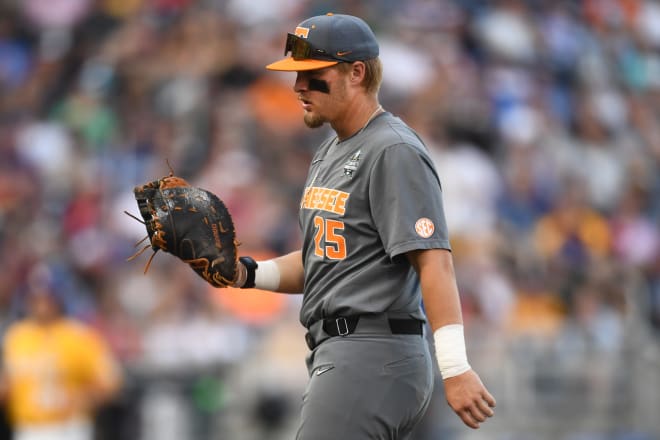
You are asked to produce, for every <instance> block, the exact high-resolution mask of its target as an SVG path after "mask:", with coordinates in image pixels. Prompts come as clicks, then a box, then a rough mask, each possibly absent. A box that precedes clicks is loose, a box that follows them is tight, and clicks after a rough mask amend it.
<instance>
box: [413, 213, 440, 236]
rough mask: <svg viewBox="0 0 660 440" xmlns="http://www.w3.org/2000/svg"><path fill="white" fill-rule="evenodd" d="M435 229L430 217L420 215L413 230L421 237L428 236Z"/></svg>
mask: <svg viewBox="0 0 660 440" xmlns="http://www.w3.org/2000/svg"><path fill="white" fill-rule="evenodd" d="M433 231H435V225H434V224H433V222H432V221H431V219H429V218H426V217H422V218H420V219H419V220H417V221H416V222H415V232H417V235H419V236H420V237H422V238H429V237H430V236H431V235H433Z"/></svg>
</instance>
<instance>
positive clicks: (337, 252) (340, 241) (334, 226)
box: [314, 215, 346, 260]
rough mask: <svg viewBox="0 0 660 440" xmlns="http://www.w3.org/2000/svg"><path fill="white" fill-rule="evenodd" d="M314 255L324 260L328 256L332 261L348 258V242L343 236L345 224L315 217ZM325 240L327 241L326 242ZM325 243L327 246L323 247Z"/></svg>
mask: <svg viewBox="0 0 660 440" xmlns="http://www.w3.org/2000/svg"><path fill="white" fill-rule="evenodd" d="M314 226H315V227H316V234H314V245H315V246H314V255H316V256H317V257H321V258H323V257H324V256H327V257H328V258H329V259H331V260H343V259H344V258H346V240H345V239H344V237H343V236H342V235H341V231H343V230H344V222H342V221H339V220H331V219H327V220H326V219H324V218H323V217H321V216H318V215H317V216H316V217H314ZM324 238H325V240H324ZM323 243H325V244H326V245H325V246H323Z"/></svg>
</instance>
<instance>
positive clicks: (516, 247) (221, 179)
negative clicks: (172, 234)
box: [0, 0, 660, 440]
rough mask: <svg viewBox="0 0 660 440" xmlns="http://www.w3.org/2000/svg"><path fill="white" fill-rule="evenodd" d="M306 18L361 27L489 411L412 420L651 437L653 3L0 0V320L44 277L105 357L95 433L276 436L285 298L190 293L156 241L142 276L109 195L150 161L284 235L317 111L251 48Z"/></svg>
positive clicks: (264, 49)
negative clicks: (431, 175) (406, 134)
mask: <svg viewBox="0 0 660 440" xmlns="http://www.w3.org/2000/svg"><path fill="white" fill-rule="evenodd" d="M328 11H333V12H337V13H340V12H341V13H349V14H353V15H358V16H360V17H362V18H364V19H365V20H366V21H367V22H368V23H369V24H370V25H371V26H372V28H373V29H374V32H375V33H376V35H377V37H378V39H379V41H380V44H381V58H382V60H383V63H384V69H385V70H384V83H383V86H382V88H381V94H380V98H381V102H382V104H383V106H384V107H385V108H386V109H387V110H388V111H391V112H392V113H394V114H397V115H399V116H401V117H402V118H403V119H404V120H406V121H407V122H408V123H409V125H411V126H412V127H413V128H414V129H415V130H416V131H418V133H419V134H420V135H421V136H422V138H423V139H424V140H425V142H426V143H427V146H428V147H429V149H430V150H431V152H432V155H433V157H434V160H435V161H436V165H437V167H438V171H439V174H440V178H441V181H442V185H443V197H444V201H445V210H446V212H447V216H448V218H447V220H448V225H449V230H450V235H451V239H452V246H453V252H454V259H455V265H456V270H457V276H458V281H459V287H460V290H461V295H462V303H463V307H464V317H465V321H466V328H467V340H468V343H467V345H468V350H469V352H471V353H470V356H471V359H472V363H473V364H474V365H475V366H478V369H479V371H480V373H481V372H482V371H483V378H484V381H486V382H488V386H489V388H492V389H491V391H493V394H495V396H496V397H497V399H498V403H499V405H498V406H499V407H500V408H501V409H500V408H498V410H499V411H500V417H499V420H495V419H497V417H496V418H495V419H493V423H492V424H490V425H488V426H490V428H489V427H488V426H485V427H484V428H482V430H488V429H491V431H490V432H489V433H484V434H483V435H484V437H478V436H477V434H473V433H466V432H465V431H463V430H461V429H460V428H459V427H458V425H456V424H454V421H453V420H452V416H451V414H449V411H448V410H447V409H446V408H445V407H443V402H442V397H441V394H442V386H441V383H438V386H437V391H438V395H439V397H438V399H437V403H436V404H434V405H433V406H432V408H431V410H430V411H429V415H428V416H427V419H428V420H427V421H425V423H424V425H423V426H422V427H421V428H420V433H419V435H418V440H422V439H424V440H425V439H434V438H438V436H439V435H440V434H442V435H445V436H447V437H446V438H461V439H462V438H466V439H467V438H507V439H518V438H520V439H535V438H539V439H545V438H548V439H550V438H551V439H594V440H595V439H601V438H602V439H607V440H610V439H612V440H624V439H625V440H629V439H639V440H652V439H657V438H660V427H659V425H658V420H657V408H658V407H659V405H660V397H658V396H657V392H658V390H659V389H660V355H659V354H658V351H659V347H660V345H659V343H658V341H659V336H660V25H658V23H660V2H659V1H656V0H583V1H578V0H574V1H568V0H566V1H561V0H560V1H550V0H496V1H484V0H461V1H459V0H407V1H397V0H381V1H375V0H374V1H366V0H365V1H348V0H318V1H312V0H252V1H249V2H244V1H241V0H48V1H44V0H3V1H2V2H0V263H1V265H2V270H0V332H2V331H4V330H6V328H7V327H8V326H9V325H11V323H12V322H13V321H14V320H16V319H17V318H19V317H20V316H21V315H22V313H23V312H24V306H25V295H26V293H25V292H26V289H27V285H28V281H29V279H30V277H31V274H33V273H34V271H41V272H43V271H44V270H46V271H48V272H49V273H50V274H51V276H52V277H53V279H54V280H56V286H57V289H58V292H59V295H60V296H61V297H62V298H64V304H65V307H66V311H67V313H68V314H69V315H70V316H74V317H76V318H78V319H80V320H82V321H84V322H86V323H88V324H89V325H91V326H93V327H94V328H96V329H97V330H98V331H99V332H100V333H101V334H102V335H103V337H104V338H105V340H106V341H107V342H108V344H109V345H110V347H111V349H112V351H113V353H114V355H115V356H116V357H117V359H118V360H119V362H120V363H121V365H122V366H123V369H124V372H125V375H126V380H125V389H124V391H123V393H122V395H121V397H120V398H118V399H117V401H116V402H115V403H114V404H113V405H109V406H108V408H106V409H105V411H104V412H103V413H102V414H100V416H99V427H100V428H99V432H98V436H99V438H122V439H133V438H135V439H138V438H139V439H144V440H146V439H152V438H153V439H165V440H167V439H170V438H171V439H180V438H190V439H207V438H230V439H241V440H243V439H245V440H249V439H252V438H255V439H256V438H273V439H275V438H280V437H277V435H281V438H291V429H292V427H295V422H296V420H297V408H298V402H299V398H300V396H299V394H300V393H301V392H302V390H303V389H304V384H305V381H306V377H305V375H306V372H305V369H304V362H303V359H304V356H305V353H306V347H305V346H304V341H303V334H304V333H303V329H302V328H301V327H300V325H299V324H298V323H297V311H298V308H299V303H300V298H299V297H296V296H291V297H290V296H286V297H282V296H277V295H274V294H267V293H264V292H249V293H248V292H236V291H233V290H231V289H227V290H226V291H225V290H222V291H221V290H213V289H211V288H209V287H207V286H206V285H205V284H204V282H203V280H201V279H200V278H199V277H197V275H195V274H194V273H193V272H192V271H191V270H190V269H189V268H188V267H186V266H185V265H182V264H177V262H176V261H175V260H174V259H173V258H172V257H171V256H169V255H166V254H163V253H158V254H157V255H156V256H155V257H154V260H153V263H152V264H151V266H150V268H149V270H148V272H147V274H146V275H145V274H143V268H144V264H145V263H146V260H147V259H148V254H149V253H150V252H151V251H147V252H145V253H144V254H143V255H141V256H140V257H138V258H136V259H134V260H132V261H131V262H127V261H126V259H127V258H128V257H130V256H131V255H132V254H133V253H134V252H135V251H136V250H138V249H139V247H138V248H136V247H134V244H135V243H136V242H138V241H139V240H140V239H141V238H142V237H143V236H144V235H145V232H144V227H143V225H141V224H140V223H138V222H137V221H135V220H134V219H132V218H131V217H129V216H127V215H125V214H124V212H123V211H124V210H127V211H129V212H132V213H134V214H136V213H137V205H136V204H135V202H134V200H133V193H132V189H133V187H134V186H135V185H137V184H142V183H144V182H146V181H148V180H153V179H155V178H158V177H161V176H164V175H166V174H168V173H169V172H170V171H171V170H172V171H173V172H174V173H175V174H177V175H180V176H182V177H184V178H186V179H188V180H189V181H190V182H191V183H192V184H194V185H197V186H201V187H203V188H206V189H208V190H210V191H212V192H214V193H216V194H217V195H218V196H219V197H220V198H221V199H223V200H224V201H225V202H226V203H227V205H228V207H229V209H230V211H231V212H232V214H233V216H234V222H235V225H236V229H237V234H238V238H239V240H240V241H241V247H240V252H241V253H242V254H249V255H255V256H260V257H264V258H265V257H268V256H271V255H276V254H280V253H283V252H288V251H291V250H294V249H296V248H298V247H299V246H300V232H299V229H298V219H297V207H298V203H299V198H300V195H301V189H302V185H303V183H304V178H305V175H306V171H307V164H308V161H309V160H310V158H311V155H312V154H313V152H314V150H315V147H316V146H317V145H318V143H319V142H320V141H322V140H323V139H324V138H325V137H326V136H328V135H330V132H329V131H328V128H322V129H318V130H309V129H308V128H306V127H305V126H304V124H303V123H302V110H301V107H300V105H299V103H298V102H297V99H296V96H295V94H294V93H293V91H292V85H293V80H294V77H293V75H292V74H286V73H273V72H267V71H265V69H264V66H265V64H267V63H268V62H270V61H272V60H275V59H276V58H278V57H280V56H281V55H282V52H283V45H284V37H285V34H286V32H290V31H291V30H292V29H293V28H294V27H295V25H296V24H297V23H298V22H300V21H301V20H302V19H304V18H306V17H308V16H311V15H316V14H322V13H325V12H328ZM491 384H492V385H491ZM548 411H550V412H552V414H555V415H554V416H550V415H548V414H550V412H548ZM489 423H490V422H489ZM264 433H268V434H264ZM471 436H476V437H471ZM443 438H444V437H443Z"/></svg>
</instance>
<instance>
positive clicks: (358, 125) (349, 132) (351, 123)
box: [331, 98, 384, 142]
mask: <svg viewBox="0 0 660 440" xmlns="http://www.w3.org/2000/svg"><path fill="white" fill-rule="evenodd" d="M383 111H384V110H383V107H382V106H381V105H380V104H379V103H378V100H377V99H375V98H373V99H364V100H362V101H361V102H359V103H355V105H352V106H348V108H347V110H346V111H344V112H343V113H342V116H341V118H340V119H338V120H336V121H334V122H333V123H332V124H331V125H332V128H333V129H334V130H335V132H336V133H337V139H338V140H339V142H341V141H343V140H345V139H348V138H349V137H351V136H354V135H355V134H357V133H358V132H360V131H362V130H363V129H364V128H365V127H366V126H367V125H368V124H369V122H371V121H372V120H373V118H375V117H376V116H378V115H379V114H380V113H382V112H383Z"/></svg>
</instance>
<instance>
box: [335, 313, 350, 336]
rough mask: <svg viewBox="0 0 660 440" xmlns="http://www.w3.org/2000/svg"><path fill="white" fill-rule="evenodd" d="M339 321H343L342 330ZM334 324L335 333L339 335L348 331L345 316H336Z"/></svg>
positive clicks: (343, 334) (344, 334)
mask: <svg viewBox="0 0 660 440" xmlns="http://www.w3.org/2000/svg"><path fill="white" fill-rule="evenodd" d="M340 323H343V327H344V330H342V324H340ZM335 325H336V326H337V333H338V334H339V336H346V335H347V334H348V333H349V331H348V322H347V321H346V318H344V317H339V318H336V319H335Z"/></svg>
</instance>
